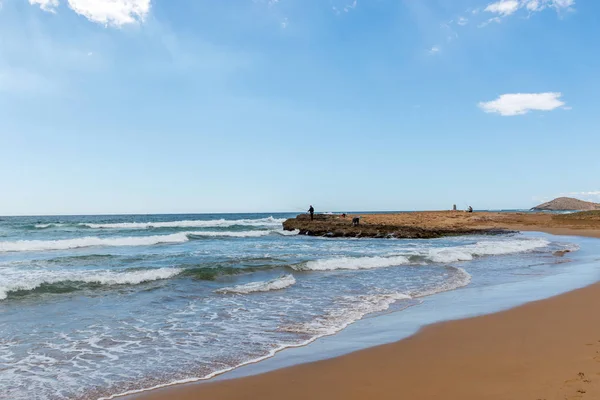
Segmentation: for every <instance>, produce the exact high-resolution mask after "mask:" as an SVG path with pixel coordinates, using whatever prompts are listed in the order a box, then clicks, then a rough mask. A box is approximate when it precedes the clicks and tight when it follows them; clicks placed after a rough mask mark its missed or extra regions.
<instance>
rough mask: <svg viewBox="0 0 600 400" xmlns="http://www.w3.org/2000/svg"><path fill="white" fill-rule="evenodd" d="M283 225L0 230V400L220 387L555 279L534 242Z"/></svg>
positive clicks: (112, 224) (128, 222) (255, 219)
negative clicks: (221, 378)
mask: <svg viewBox="0 0 600 400" xmlns="http://www.w3.org/2000/svg"><path fill="white" fill-rule="evenodd" d="M289 216H291V215H285V214H237V215H236V214H227V215H145V216H109V217H107V216H90V217H10V218H7V217H4V218H1V219H0V371H1V373H0V388H2V390H1V391H0V398H2V399H14V400H20V399H31V398H39V399H98V398H108V397H110V396H112V395H115V394H120V393H127V392H135V391H137V390H141V389H144V388H149V387H154V386H160V385H168V384H171V383H174V382H180V381H194V380H198V379H203V378H206V377H210V376H214V375H215V374H218V373H221V372H223V371H228V370H231V369H234V368H236V367H238V366H240V365H244V364H247V363H249V362H252V361H255V360H259V359H264V358H267V357H270V356H272V355H273V354H275V353H276V352H278V351H280V350H283V349H286V348H290V347H297V346H303V345H305V344H307V343H310V342H312V341H313V340H315V339H317V338H320V337H323V336H327V335H332V334H334V333H337V332H339V331H341V330H343V329H344V328H346V327H347V326H349V325H351V324H353V323H354V322H356V321H358V320H360V319H362V318H364V317H366V316H369V315H373V314H374V313H381V312H386V311H401V310H403V309H410V308H412V307H415V306H417V307H418V306H419V305H420V304H421V303H422V302H423V300H424V299H426V298H428V297H430V296H434V295H436V294H438V293H449V292H452V291H455V290H457V289H460V288H464V287H474V288H477V287H482V288H485V287H495V286H498V285H503V284H507V283H512V282H527V281H529V280H536V279H540V277H544V276H552V275H555V274H559V273H563V272H564V266H565V265H567V264H568V261H569V258H568V257H566V258H565V257H557V256H555V255H554V254H553V253H554V252H555V251H557V250H562V249H571V250H577V249H578V246H577V245H575V244H573V243H572V242H571V241H570V240H565V239H564V238H560V239H553V238H551V237H548V236H536V235H531V234H529V235H502V236H477V237H475V236H472V237H461V238H446V239H435V240H394V239H390V240H381V239H323V238H313V237H306V236H299V235H296V234H295V232H283V231H282V229H281V222H282V221H283V220H284V219H285V218H287V217H289Z"/></svg>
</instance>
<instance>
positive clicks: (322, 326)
mask: <svg viewBox="0 0 600 400" xmlns="http://www.w3.org/2000/svg"><path fill="white" fill-rule="evenodd" d="M450 268H451V269H452V270H454V271H455V273H454V275H453V276H452V277H451V278H450V279H449V280H448V281H446V282H444V283H442V284H440V285H437V286H435V287H432V288H426V289H423V290H420V291H415V292H411V293H410V294H407V293H383V294H371V295H362V296H356V297H352V296H343V297H342V298H341V299H340V300H339V301H338V308H336V309H333V310H331V311H329V312H328V313H327V314H325V315H323V316H320V317H317V318H315V319H313V320H312V321H308V322H302V323H297V324H289V325H284V326H282V327H280V328H279V330H280V331H283V332H291V333H300V334H308V335H316V337H322V336H328V335H333V334H335V333H337V332H339V331H341V330H343V329H345V328H346V327H347V326H348V325H350V324H353V323H354V322H356V321H358V320H360V319H362V318H363V317H364V316H365V315H368V314H372V313H376V312H382V311H385V310H387V309H388V308H389V307H390V306H391V305H392V304H393V303H395V302H397V301H399V300H411V299H417V298H421V297H427V296H431V295H433V294H437V293H442V292H449V291H452V290H456V289H459V288H461V287H464V286H467V285H468V284H469V283H471V278H472V277H471V274H469V273H468V272H467V271H465V270H464V269H462V268H455V267H450Z"/></svg>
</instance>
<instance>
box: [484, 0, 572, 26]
mask: <svg viewBox="0 0 600 400" xmlns="http://www.w3.org/2000/svg"><path fill="white" fill-rule="evenodd" d="M574 6H575V0H498V1H496V2H493V3H490V4H488V5H487V7H485V8H484V10H483V11H484V12H486V13H488V14H495V16H494V17H491V18H489V19H488V20H487V21H484V22H482V23H480V24H479V27H484V26H487V25H489V24H490V23H492V22H501V21H502V19H503V18H506V17H509V16H511V15H513V14H516V13H517V12H518V11H519V10H526V11H527V12H528V13H529V14H532V13H536V12H540V11H544V10H546V9H553V10H555V11H556V12H562V11H571V10H573V7H574Z"/></svg>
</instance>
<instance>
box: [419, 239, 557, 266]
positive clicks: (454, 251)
mask: <svg viewBox="0 0 600 400" xmlns="http://www.w3.org/2000/svg"><path fill="white" fill-rule="evenodd" d="M549 244H550V242H549V241H547V240H544V239H529V240H506V241H485V242H477V243H475V244H471V245H465V246H458V247H445V248H441V249H430V250H429V251H428V253H427V254H426V258H428V259H429V260H431V261H433V262H436V263H452V262H458V261H471V260H473V257H477V256H498V255H506V254H515V253H525V252H528V251H532V250H536V249H540V248H543V247H547V246H548V245H549Z"/></svg>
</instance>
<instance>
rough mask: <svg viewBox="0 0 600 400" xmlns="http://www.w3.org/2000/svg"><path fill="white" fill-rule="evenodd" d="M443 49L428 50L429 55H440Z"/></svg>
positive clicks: (435, 47) (436, 47)
mask: <svg viewBox="0 0 600 400" xmlns="http://www.w3.org/2000/svg"><path fill="white" fill-rule="evenodd" d="M440 51H442V49H441V48H440V47H439V46H433V47H432V48H431V49H429V50H427V53H428V54H429V55H431V56H433V55H435V54H438V53H439V52H440Z"/></svg>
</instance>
